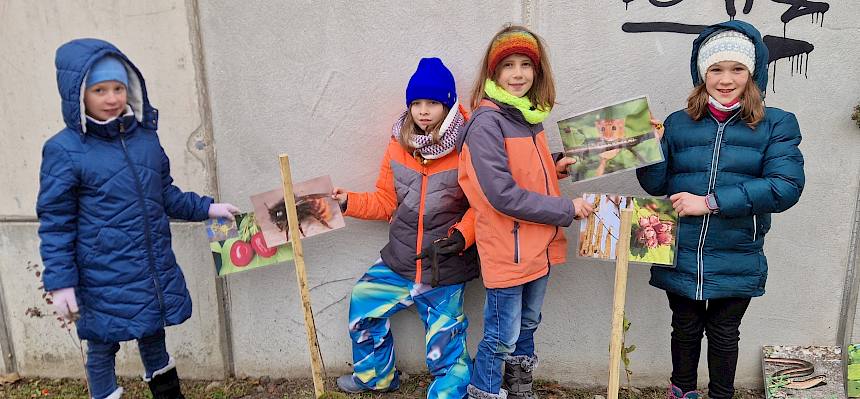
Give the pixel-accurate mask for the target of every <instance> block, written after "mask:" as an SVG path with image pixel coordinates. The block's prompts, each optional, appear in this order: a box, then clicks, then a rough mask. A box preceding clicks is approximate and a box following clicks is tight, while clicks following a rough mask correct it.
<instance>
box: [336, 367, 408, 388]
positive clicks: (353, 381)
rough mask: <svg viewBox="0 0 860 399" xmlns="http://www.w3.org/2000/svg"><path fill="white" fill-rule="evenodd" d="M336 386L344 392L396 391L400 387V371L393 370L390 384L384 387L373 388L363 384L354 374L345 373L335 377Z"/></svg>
mask: <svg viewBox="0 0 860 399" xmlns="http://www.w3.org/2000/svg"><path fill="white" fill-rule="evenodd" d="M337 387H338V389H340V390H341V391H344V392H346V393H362V392H370V391H376V392H392V391H396V390H397V389H399V388H400V373H399V372H397V371H395V374H394V378H393V379H392V380H391V385H389V386H388V388H385V389H379V390H375V389H373V388H370V387H368V386H367V385H364V384H363V383H362V382H361V381H359V380H358V378H355V375H354V374H346V375H342V376H340V377H337Z"/></svg>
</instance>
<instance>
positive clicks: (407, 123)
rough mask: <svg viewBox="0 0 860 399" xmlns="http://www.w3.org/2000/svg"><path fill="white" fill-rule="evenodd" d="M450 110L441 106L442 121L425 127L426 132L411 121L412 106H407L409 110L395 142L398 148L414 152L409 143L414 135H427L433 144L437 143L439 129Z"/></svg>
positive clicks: (413, 120)
mask: <svg viewBox="0 0 860 399" xmlns="http://www.w3.org/2000/svg"><path fill="white" fill-rule="evenodd" d="M449 112H450V109H449V108H448V107H446V106H445V105H442V120H440V121H439V123H437V124H435V125H431V126H427V132H425V131H424V130H422V129H421V126H418V124H417V123H415V119H412V104H409V109H407V110H406V119H404V120H403V126H400V137H398V138H397V142H398V143H400V146H401V147H403V148H404V149H405V150H406V151H408V152H409V153H412V152H413V151H415V148H413V147H412V144H410V143H409V142H410V141H412V137H413V136H415V135H416V134H420V135H427V134H429V135H430V137H432V138H433V143H438V142H439V137H440V136H441V134H440V133H439V128H440V127H441V126H442V123H444V122H445V118H446V117H447V116H448V113H449Z"/></svg>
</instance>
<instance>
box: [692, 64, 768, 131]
mask: <svg viewBox="0 0 860 399" xmlns="http://www.w3.org/2000/svg"><path fill="white" fill-rule="evenodd" d="M708 99H709V94H708V89H707V88H706V87H705V83H704V82H703V83H702V84H700V85H698V86H696V87H695V88H694V89H693V91H692V92H691V93H690V96H689V97H687V115H690V118H693V120H697V121H698V120H702V118H704V117H705V116H707V115H708ZM740 102H741V109H740V111H739V112H740V113H741V119H743V120H744V122H746V124H747V126H749V128H750V129H753V130H755V128H756V126H758V124H759V123H761V121H762V119H764V100H763V99H762V97H761V89H759V87H758V85H756V83H755V80H753V77H752V76H750V78H749V79H748V80H747V84H746V86H744V91H743V93H741V100H740Z"/></svg>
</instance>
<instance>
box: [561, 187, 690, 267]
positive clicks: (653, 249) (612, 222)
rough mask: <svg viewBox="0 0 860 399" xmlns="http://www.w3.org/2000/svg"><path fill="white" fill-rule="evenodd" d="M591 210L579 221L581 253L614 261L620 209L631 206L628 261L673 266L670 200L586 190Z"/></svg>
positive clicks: (674, 221) (673, 229)
mask: <svg viewBox="0 0 860 399" xmlns="http://www.w3.org/2000/svg"><path fill="white" fill-rule="evenodd" d="M583 199H584V200H586V201H588V202H589V203H591V204H592V206H593V207H594V212H593V213H592V214H591V216H589V217H588V218H587V219H586V220H585V221H582V222H580V235H579V251H578V255H579V256H581V257H586V258H592V259H600V260H608V261H614V260H615V259H616V254H617V246H618V240H619V238H620V235H621V210H622V209H633V219H632V220H631V229H630V252H629V257H628V259H629V261H630V262H638V263H651V264H656V265H661V266H674V265H675V254H676V247H677V231H678V229H677V228H676V226H677V223H678V215H677V213H675V210H674V209H672V203H671V202H670V201H669V200H664V199H659V198H643V197H629V196H622V195H617V194H595V193H586V194H584V195H583Z"/></svg>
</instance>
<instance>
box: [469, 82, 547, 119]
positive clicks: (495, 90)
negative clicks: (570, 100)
mask: <svg viewBox="0 0 860 399" xmlns="http://www.w3.org/2000/svg"><path fill="white" fill-rule="evenodd" d="M484 93H486V94H487V95H488V96H489V97H490V98H492V99H493V100H496V101H499V102H501V103H503V104H508V105H512V106H514V107H516V108H517V109H518V110H520V112H522V113H523V117H524V118H526V122H528V123H531V124H532V125H536V124H538V123H541V122H543V120H544V119H546V117H547V116H549V111H551V110H552V108H549V109H545V110H544V109H541V108H537V107H535V106H534V105H532V102H531V100H529V98H528V97H526V96H523V97H517V96H514V95H513V94H511V93H508V92H507V91H506V90H505V89H503V88H501V87H499V86H498V85H497V84H496V82H493V80H492V79H487V81H486V82H484Z"/></svg>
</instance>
